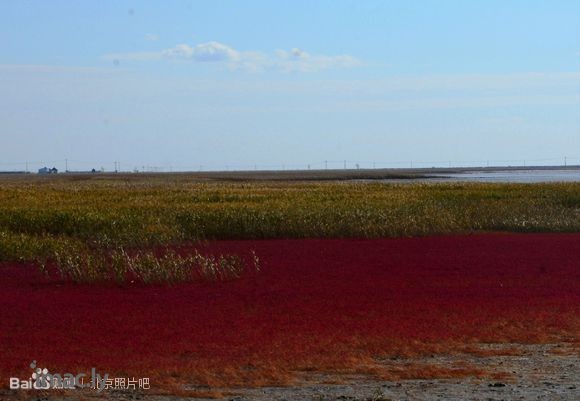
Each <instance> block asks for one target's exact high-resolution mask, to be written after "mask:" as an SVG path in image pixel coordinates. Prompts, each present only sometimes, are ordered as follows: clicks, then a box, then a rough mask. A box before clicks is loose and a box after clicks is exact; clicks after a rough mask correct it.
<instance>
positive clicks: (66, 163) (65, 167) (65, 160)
mask: <svg viewBox="0 0 580 401" xmlns="http://www.w3.org/2000/svg"><path fill="white" fill-rule="evenodd" d="M64 172H65V173H68V159H64Z"/></svg>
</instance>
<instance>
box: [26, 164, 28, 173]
mask: <svg viewBox="0 0 580 401" xmlns="http://www.w3.org/2000/svg"><path fill="white" fill-rule="evenodd" d="M26 172H27V173H28V162H26Z"/></svg>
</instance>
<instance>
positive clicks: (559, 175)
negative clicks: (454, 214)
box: [430, 170, 580, 183]
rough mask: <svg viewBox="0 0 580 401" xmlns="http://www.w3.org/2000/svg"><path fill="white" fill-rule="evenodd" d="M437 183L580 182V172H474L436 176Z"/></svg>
mask: <svg viewBox="0 0 580 401" xmlns="http://www.w3.org/2000/svg"><path fill="white" fill-rule="evenodd" d="M436 175H440V176H441V178H435V179H433V180H430V181H437V182H441V181H443V182H512V183H539V182H580V170H517V171H510V170H506V171H490V172H485V171H473V172H467V173H457V174H436Z"/></svg>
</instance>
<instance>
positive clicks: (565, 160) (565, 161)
mask: <svg viewBox="0 0 580 401" xmlns="http://www.w3.org/2000/svg"><path fill="white" fill-rule="evenodd" d="M567 166H568V158H567V157H566V156H564V167H567Z"/></svg>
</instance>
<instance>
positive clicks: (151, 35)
mask: <svg viewBox="0 0 580 401" xmlns="http://www.w3.org/2000/svg"><path fill="white" fill-rule="evenodd" d="M158 39H159V36H158V35H155V34H154V33H148V34H146V35H145V40H148V41H150V42H155V41H157V40H158Z"/></svg>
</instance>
